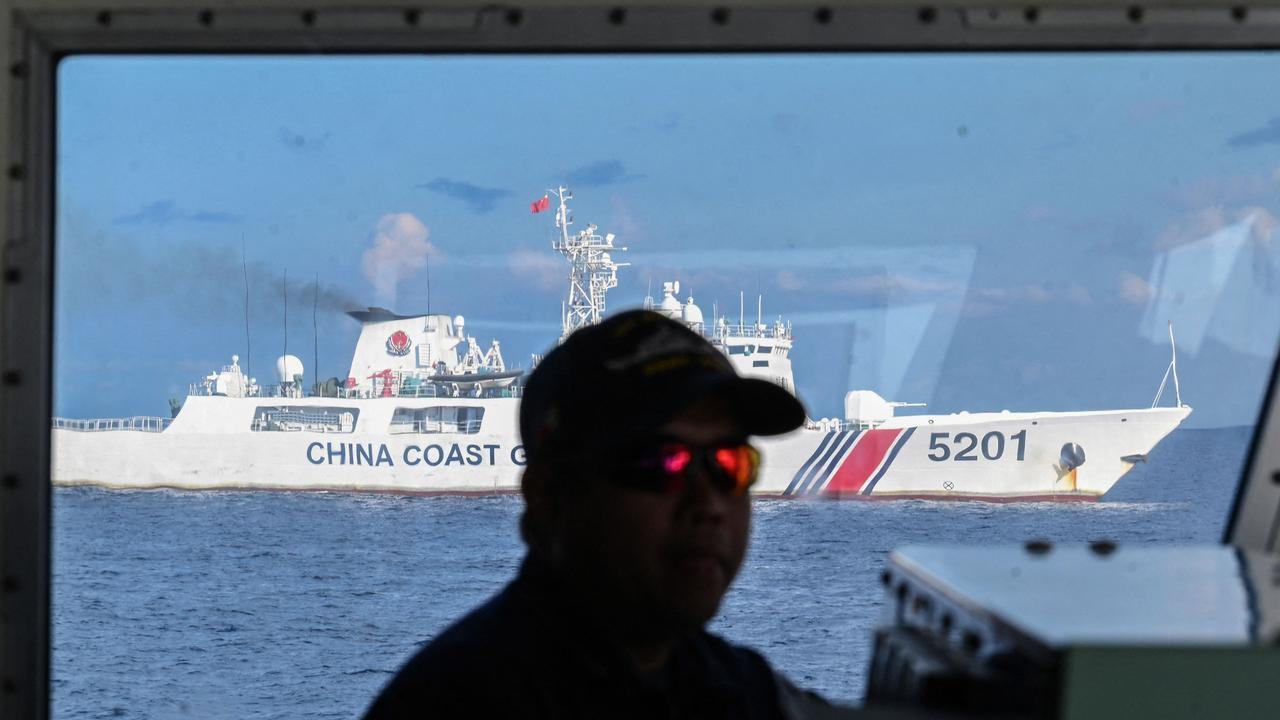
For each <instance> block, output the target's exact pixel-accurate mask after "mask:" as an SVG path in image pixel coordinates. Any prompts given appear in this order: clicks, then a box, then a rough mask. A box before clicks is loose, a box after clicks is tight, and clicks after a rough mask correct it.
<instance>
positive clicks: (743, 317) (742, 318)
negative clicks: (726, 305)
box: [738, 290, 747, 328]
mask: <svg viewBox="0 0 1280 720" xmlns="http://www.w3.org/2000/svg"><path fill="white" fill-rule="evenodd" d="M743 297H744V295H743V293H742V291H741V290H739V291H738V327H739V328H741V327H742V326H743V325H745V324H746V322H747V311H746V306H745V305H743V304H742V303H743V302H745V301H744V300H743Z"/></svg>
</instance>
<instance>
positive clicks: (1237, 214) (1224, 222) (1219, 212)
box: [1155, 205, 1280, 251]
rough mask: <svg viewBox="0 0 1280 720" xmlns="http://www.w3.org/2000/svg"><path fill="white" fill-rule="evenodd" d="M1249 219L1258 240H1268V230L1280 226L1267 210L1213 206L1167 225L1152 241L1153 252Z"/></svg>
mask: <svg viewBox="0 0 1280 720" xmlns="http://www.w3.org/2000/svg"><path fill="white" fill-rule="evenodd" d="M1250 216H1252V217H1253V219H1254V222H1253V232H1254V235H1255V237H1256V238H1257V239H1259V240H1264V241H1269V240H1270V237H1271V233H1272V231H1273V230H1274V229H1275V228H1276V227H1280V218H1277V217H1276V216H1275V214H1274V213H1272V212H1271V211H1270V210H1268V209H1267V208H1264V207H1259V206H1257V205H1250V206H1246V207H1237V208H1235V209H1232V210H1228V209H1227V208H1225V207H1223V206H1221V205H1214V206H1211V207H1205V208H1201V209H1200V210H1197V211H1195V212H1192V213H1188V214H1187V215H1186V216H1185V217H1183V218H1181V219H1180V220H1178V221H1176V222H1173V223H1170V224H1169V226H1168V227H1166V228H1165V229H1164V230H1163V231H1162V232H1161V233H1160V236H1159V237H1158V238H1156V243H1155V249H1156V250H1157V251H1164V250H1170V249H1172V248H1175V247H1178V246H1179V245H1186V244H1187V243H1191V242H1195V241H1197V240H1200V239H1201V238H1205V237H1208V236H1210V235H1212V234H1213V233H1215V232H1217V231H1219V230H1221V229H1222V228H1224V227H1226V226H1228V225H1233V224H1235V223H1237V222H1240V221H1241V220H1244V219H1245V218H1247V217H1250Z"/></svg>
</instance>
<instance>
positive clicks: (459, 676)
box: [366, 587, 538, 718]
mask: <svg viewBox="0 0 1280 720" xmlns="http://www.w3.org/2000/svg"><path fill="white" fill-rule="evenodd" d="M512 595H513V592H512V588H511V587H507V588H506V589H504V590H503V591H502V592H500V593H499V594H498V595H496V596H494V597H493V598H491V599H490V600H489V601H488V602H486V603H485V604H484V605H481V606H480V607H478V608H476V609H475V610H473V611H471V612H470V613H468V614H467V615H466V616H464V617H463V618H462V619H460V620H459V621H458V622H456V623H454V624H453V625H451V626H450V627H449V628H447V629H446V630H445V631H444V632H442V633H440V634H439V635H437V636H436V637H435V638H433V639H432V640H431V641H430V642H429V643H427V645H426V646H425V647H423V648H422V649H421V650H419V651H418V652H417V653H415V654H414V656H413V657H412V658H411V659H410V660H409V661H408V662H407V663H405V664H404V666H403V667H401V668H400V670H399V671H398V672H397V673H396V675H395V677H393V678H392V679H391V682H389V683H388V684H387V686H386V687H385V688H383V690H382V692H381V694H380V695H379V696H378V699H377V700H376V701H375V702H374V704H373V706H372V707H371V708H370V709H369V713H368V715H367V716H366V718H387V717H406V716H409V715H413V714H416V711H420V710H421V709H424V708H431V709H432V710H433V712H434V713H435V714H437V715H449V714H450V712H449V711H450V710H451V709H457V710H468V709H474V708H475V707H477V706H484V707H487V708H490V709H497V708H500V707H501V706H502V703H503V702H504V700H503V698H504V697H511V698H513V701H514V695H513V692H514V691H517V690H518V689H519V688H518V687H517V686H519V685H520V684H521V683H522V682H523V679H525V678H527V677H528V673H527V670H528V668H529V667H530V666H531V665H532V664H533V663H534V662H535V656H536V652H537V645H538V642H537V639H536V638H535V637H533V633H534V632H535V631H536V628H535V627H533V626H531V624H530V623H529V622H528V621H527V618H525V617H523V613H522V612H521V610H522V608H520V607H519V601H518V598H513V597H512ZM410 710H413V711H415V712H413V713H411V712H409V711H410Z"/></svg>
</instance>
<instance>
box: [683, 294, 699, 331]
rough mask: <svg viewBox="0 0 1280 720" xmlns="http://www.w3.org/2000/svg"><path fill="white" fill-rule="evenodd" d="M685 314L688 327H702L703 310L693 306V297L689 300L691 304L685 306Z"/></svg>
mask: <svg viewBox="0 0 1280 720" xmlns="http://www.w3.org/2000/svg"><path fill="white" fill-rule="evenodd" d="M683 314H684V322H685V324H686V325H701V324H702V322H703V320H702V308H700V307H698V306H697V305H694V304H693V298H692V297H690V298H689V302H687V303H685V304H684V309H683Z"/></svg>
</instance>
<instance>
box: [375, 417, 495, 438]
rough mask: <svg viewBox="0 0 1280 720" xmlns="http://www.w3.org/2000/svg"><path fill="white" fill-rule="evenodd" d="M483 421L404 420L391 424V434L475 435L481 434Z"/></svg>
mask: <svg viewBox="0 0 1280 720" xmlns="http://www.w3.org/2000/svg"><path fill="white" fill-rule="evenodd" d="M482 422H483V420H464V421H462V422H448V421H444V420H402V421H399V422H393V423H391V433H392V434H393V435H401V434H407V433H412V434H432V435H434V434H436V433H457V434H463V435H475V434H476V433H479V432H480V425H481V423H482Z"/></svg>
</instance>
